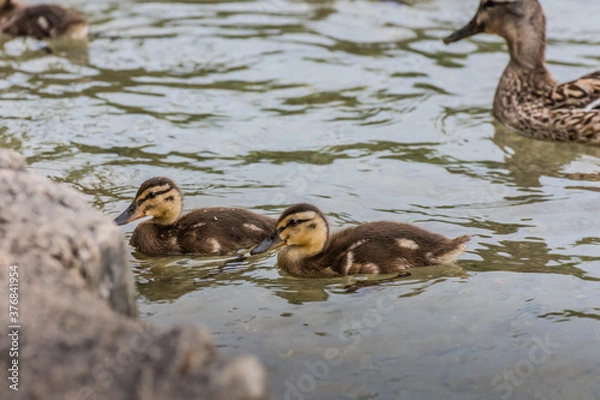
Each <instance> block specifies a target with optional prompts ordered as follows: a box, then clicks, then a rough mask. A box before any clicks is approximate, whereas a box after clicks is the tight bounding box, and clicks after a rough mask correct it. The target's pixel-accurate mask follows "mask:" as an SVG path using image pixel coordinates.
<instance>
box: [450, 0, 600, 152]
mask: <svg viewBox="0 0 600 400" xmlns="http://www.w3.org/2000/svg"><path fill="white" fill-rule="evenodd" d="M482 32H485V33H492V34H496V35H499V36H501V37H503V38H504V39H505V40H506V42H507V44H508V49H509V53H510V62H509V63H508V66H507V67H506V69H505V70H504V73H503V75H502V78H501V79H500V82H499V84H498V88H497V90H496V96H495V98H494V116H495V117H496V118H497V119H498V120H499V121H500V122H502V123H503V124H505V125H507V126H508V127H510V128H512V129H514V130H516V131H518V132H520V133H522V134H525V135H528V136H531V137H534V138H538V139H550V140H555V141H561V142H566V141H572V142H580V143H588V144H593V145H600V71H597V72H594V73H591V74H589V75H586V76H584V77H582V78H580V79H578V80H575V81H572V82H568V83H565V84H562V85H561V84H558V82H557V81H556V80H555V79H554V78H553V77H552V75H551V74H550V72H549V71H548V70H547V68H546V65H545V51H546V19H545V16H544V12H543V10H542V7H541V5H540V3H539V1H538V0H481V4H480V7H479V9H478V11H477V14H476V15H475V17H474V18H473V19H472V20H471V22H469V23H468V24H467V25H466V26H465V27H464V28H462V29H460V30H458V31H456V32H454V33H453V34H452V35H450V36H448V37H447V38H445V39H444V42H445V43H446V44H448V43H452V42H456V41H459V40H461V39H464V38H466V37H469V36H472V35H475V34H478V33H482Z"/></svg>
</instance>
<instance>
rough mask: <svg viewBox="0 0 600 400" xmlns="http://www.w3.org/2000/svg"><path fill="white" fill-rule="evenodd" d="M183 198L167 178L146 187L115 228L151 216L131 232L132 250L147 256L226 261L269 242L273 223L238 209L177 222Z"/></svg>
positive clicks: (211, 211) (210, 210)
mask: <svg viewBox="0 0 600 400" xmlns="http://www.w3.org/2000/svg"><path fill="white" fill-rule="evenodd" d="M182 207H183V197H182V195H181V191H180V190H179V188H178V187H177V185H175V183H174V182H173V181H172V180H170V179H169V178H165V177H155V178H152V179H149V180H147V181H145V182H144V183H143V184H142V185H141V186H140V188H139V190H138V192H137V194H136V196H135V199H134V201H133V202H132V203H131V205H130V206H129V207H128V208H127V210H125V211H124V212H123V213H122V214H121V215H120V216H119V217H117V218H116V219H115V222H116V223H117V224H119V225H123V224H126V223H128V222H131V221H133V220H136V219H139V218H143V217H145V216H152V217H153V218H152V219H150V220H149V221H145V222H142V223H141V224H139V225H138V226H137V227H136V228H135V230H134V231H133V235H132V236H131V240H130V244H131V245H132V246H133V247H135V248H136V249H137V250H138V251H140V252H141V253H144V254H147V255H179V254H196V255H225V254H230V253H233V252H235V251H238V250H241V249H245V248H249V247H251V246H253V245H255V244H257V243H259V242H260V241H261V240H263V239H265V238H266V237H268V236H269V234H270V233H271V232H272V231H273V229H275V220H274V219H273V218H269V217H266V216H262V215H259V214H256V213H253V212H251V211H248V210H245V209H241V208H225V207H221V208H201V209H197V210H194V211H191V212H190V213H188V214H186V215H183V216H181V210H182Z"/></svg>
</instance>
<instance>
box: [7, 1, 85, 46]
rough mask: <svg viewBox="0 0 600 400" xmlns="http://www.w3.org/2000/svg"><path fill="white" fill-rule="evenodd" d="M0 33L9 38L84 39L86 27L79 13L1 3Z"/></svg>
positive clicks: (53, 7)
mask: <svg viewBox="0 0 600 400" xmlns="http://www.w3.org/2000/svg"><path fill="white" fill-rule="evenodd" d="M0 2H1V3H0V4H2V5H1V6H0V33H6V34H8V35H12V36H33V37H35V38H37V39H40V40H41V39H44V38H58V37H62V38H70V39H87V37H88V33H89V26H88V24H87V22H86V20H85V18H84V17H83V15H81V14H80V13H78V12H77V11H75V10H72V9H70V8H64V7H62V6H59V5H56V4H39V5H30V6H29V5H25V4H22V3H20V2H16V1H12V0H0Z"/></svg>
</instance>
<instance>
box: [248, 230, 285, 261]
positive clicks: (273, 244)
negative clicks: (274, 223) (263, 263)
mask: <svg viewBox="0 0 600 400" xmlns="http://www.w3.org/2000/svg"><path fill="white" fill-rule="evenodd" d="M283 245H285V242H284V241H283V240H281V236H279V232H277V231H275V232H273V233H272V234H271V235H269V237H268V238H265V239H264V240H263V241H262V242H260V243H259V244H258V245H256V247H255V248H253V249H252V251H251V252H250V254H251V255H255V254H260V253H264V252H266V251H269V250H273V249H278V248H279V247H281V246H283Z"/></svg>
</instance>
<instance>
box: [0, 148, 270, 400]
mask: <svg viewBox="0 0 600 400" xmlns="http://www.w3.org/2000/svg"><path fill="white" fill-rule="evenodd" d="M0 265H1V266H2V267H3V268H2V271H3V272H2V273H1V274H0V297H1V298H2V299H3V301H2V302H1V303H2V304H6V307H5V308H4V309H5V310H7V311H4V312H2V313H0V324H1V325H2V326H3V327H5V333H3V335H2V336H3V337H4V338H5V340H2V341H0V354H1V356H0V359H1V360H3V361H4V362H3V363H2V364H3V365H4V366H6V368H2V370H3V373H2V374H0V377H2V382H4V383H3V384H2V385H1V388H0V397H1V398H31V399H36V398H43V399H82V400H83V399H104V398H111V399H215V400H220V399H223V400H236V399H253V400H254V399H256V400H259V399H269V398H270V395H269V389H268V384H267V376H266V372H265V369H264V367H263V366H262V365H261V364H260V362H259V361H258V360H257V359H256V358H255V357H253V356H241V357H238V358H236V359H233V360H223V359H222V358H221V357H220V356H219V354H218V352H217V350H216V349H215V347H214V345H213V343H212V340H211V338H210V335H209V333H208V332H207V331H206V330H205V329H203V328H200V327H196V326H173V327H157V326H154V325H152V324H148V323H146V322H144V321H141V320H139V319H138V318H137V307H136V293H135V287H134V283H133V276H132V274H131V271H130V269H129V265H128V262H127V255H126V246H125V240H124V238H123V236H122V234H121V232H120V231H119V229H118V228H117V227H116V226H115V225H114V224H113V223H112V221H111V220H110V219H109V218H108V217H106V216H104V215H103V214H102V213H100V212H98V211H96V210H94V209H93V208H92V207H91V206H90V205H89V204H87V202H86V201H85V199H84V198H83V197H82V196H81V195H80V194H79V193H77V192H76V191H74V190H72V189H70V188H68V187H65V186H64V185H60V184H57V183H54V182H51V181H50V180H48V179H46V178H43V177H40V176H39V175H37V174H35V173H34V172H32V171H30V170H29V169H27V167H26V164H25V161H24V159H23V158H22V157H21V156H20V155H19V154H17V153H15V152H12V151H8V150H0ZM11 273H12V275H11ZM11 296H12V297H11ZM4 299H6V300H7V301H5V300H4ZM9 302H10V303H9ZM13 303H14V304H13ZM11 305H12V306H13V307H12V308H10V309H9V306H11ZM9 310H12V311H13V314H9V312H8V311H9ZM14 313H16V314H14ZM9 327H10V328H9ZM6 330H8V332H6ZM11 333H12V334H13V336H7V334H11ZM6 338H8V340H6ZM14 338H16V340H14ZM15 346H16V347H15ZM15 360H16V363H15ZM15 365H16V367H15ZM10 368H13V370H12V371H11V370H10ZM15 368H16V382H15V377H14V375H15ZM10 378H12V380H10ZM11 384H12V385H13V386H12V387H11V386H9V385H11ZM14 385H16V386H14ZM15 388H16V389H18V392H17V391H16V390H15ZM15 395H17V396H15ZM9 396H10V397H9Z"/></svg>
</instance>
